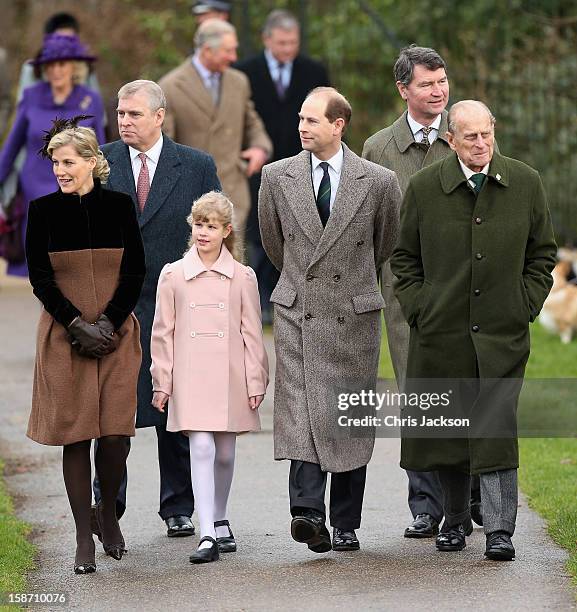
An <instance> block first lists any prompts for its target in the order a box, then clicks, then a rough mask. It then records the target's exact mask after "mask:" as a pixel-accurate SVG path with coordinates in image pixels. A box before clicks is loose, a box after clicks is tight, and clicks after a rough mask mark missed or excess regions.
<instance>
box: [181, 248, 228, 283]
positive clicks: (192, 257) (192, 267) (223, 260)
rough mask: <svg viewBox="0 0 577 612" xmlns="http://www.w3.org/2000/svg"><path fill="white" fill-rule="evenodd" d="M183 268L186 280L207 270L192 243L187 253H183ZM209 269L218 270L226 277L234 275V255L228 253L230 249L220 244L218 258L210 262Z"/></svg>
mask: <svg viewBox="0 0 577 612" xmlns="http://www.w3.org/2000/svg"><path fill="white" fill-rule="evenodd" d="M183 269H184V278H185V279H186V280H190V279H191V278H195V277H196V276H198V275H199V274H201V273H202V272H208V269H207V267H206V266H205V265H204V263H203V262H202V259H201V258H200V256H199V254H198V251H197V250H196V245H194V244H193V245H192V247H191V248H190V250H189V251H188V253H186V254H185V256H184V259H183ZM210 270H212V271H213V272H218V274H222V275H223V276H226V277H228V278H232V277H233V276H234V257H233V256H232V255H231V254H230V251H229V250H228V249H227V248H226V245H225V244H223V245H222V249H221V250H220V255H219V256H218V259H217V260H216V261H215V262H214V263H213V264H212V266H211V267H210Z"/></svg>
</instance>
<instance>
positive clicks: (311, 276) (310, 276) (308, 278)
mask: <svg viewBox="0 0 577 612" xmlns="http://www.w3.org/2000/svg"><path fill="white" fill-rule="evenodd" d="M314 278H315V277H314V276H313V275H312V274H307V280H308V281H312V280H314Z"/></svg>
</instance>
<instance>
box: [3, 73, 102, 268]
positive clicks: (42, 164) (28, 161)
mask: <svg viewBox="0 0 577 612" xmlns="http://www.w3.org/2000/svg"><path fill="white" fill-rule="evenodd" d="M81 114H82V115H94V117H93V118H92V119H88V120H86V121H82V122H81V123H80V125H84V126H86V127H91V128H93V129H94V131H95V132H96V138H97V139H98V142H99V143H101V144H102V143H104V128H103V126H102V117H103V116H104V108H103V104H102V99H101V98H100V95H99V94H98V93H96V92H95V91H93V90H92V89H88V88H87V87H85V86H84V85H76V86H75V87H74V89H73V90H72V93H71V94H70V95H69V96H68V98H67V99H66V101H65V102H64V103H63V104H56V103H55V102H54V99H53V98H52V91H51V89H50V85H49V84H48V83H45V82H42V83H38V84H37V85H32V86H31V87H28V88H27V89H25V90H24V94H23V96H22V100H21V102H20V104H19V105H18V111H17V113H16V119H15V120H14V124H13V126H12V129H11V130H10V133H9V134H8V137H7V138H6V141H5V143H4V146H3V147H2V151H1V152H0V183H2V182H3V181H4V180H6V178H7V176H8V175H9V174H10V172H11V171H12V169H13V168H14V163H15V161H16V157H17V156H18V153H19V152H20V150H21V149H22V147H25V150H26V152H25V159H24V165H23V166H22V169H21V170H20V173H19V179H20V189H21V190H22V193H23V195H24V200H25V201H26V203H27V205H26V208H28V203H29V202H30V201H31V200H35V199H36V198H39V197H41V196H44V195H47V194H49V193H53V192H54V191H57V190H58V183H57V182H56V178H55V176H54V174H53V173H52V164H51V162H50V160H48V159H44V158H42V157H40V155H38V151H39V149H40V148H41V147H42V145H43V142H42V136H43V134H44V131H46V130H49V129H50V128H51V127H52V120H53V119H54V118H56V117H58V118H72V117H74V116H75V115H81ZM27 217H28V211H26V214H25V218H24V223H23V224H22V232H23V234H22V236H23V238H24V236H25V233H26V219H27ZM8 273H9V274H14V275H17V276H27V275H28V268H27V266H26V264H25V263H22V264H18V265H10V266H8Z"/></svg>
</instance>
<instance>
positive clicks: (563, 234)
mask: <svg viewBox="0 0 577 612" xmlns="http://www.w3.org/2000/svg"><path fill="white" fill-rule="evenodd" d="M233 4H234V8H233V13H232V21H233V23H234V24H235V25H236V27H237V29H238V31H239V38H240V42H241V47H240V56H241V57H246V56H247V55H250V54H251V53H254V52H256V51H258V50H259V49H260V28H261V26H262V23H263V20H264V18H265V16H266V15H267V13H268V12H269V11H270V10H272V9H274V8H282V7H284V8H289V9H291V10H293V11H294V12H295V13H296V14H297V16H299V18H300V19H301V22H302V24H303V47H304V48H305V50H306V52H307V53H309V54H310V55H312V56H313V57H316V58H318V59H320V60H322V61H323V62H324V63H325V64H326V65H327V66H328V68H329V71H330V75H331V79H332V81H333V83H334V84H335V86H336V87H338V88H339V89H340V90H341V91H342V92H343V93H344V94H345V95H346V96H347V97H348V98H349V100H350V101H351V103H352V106H353V123H352V125H351V130H350V132H349V134H348V142H349V144H350V145H351V146H352V147H353V149H354V150H356V151H357V152H360V150H361V148H362V144H363V142H364V140H365V139H366V138H367V137H368V136H369V135H370V134H372V133H373V132H375V131H377V130H378V129H380V128H381V127H383V126H385V125H388V124H390V123H391V122H392V121H393V120H394V119H395V118H396V117H397V116H398V115H399V114H400V113H401V112H402V110H403V108H404V107H403V104H402V100H401V99H400V97H399V96H398V93H397V90H396V87H395V85H394V81H393V76H392V67H393V64H394V61H395V59H396V56H397V54H398V50H399V48H400V47H402V46H405V45H407V44H410V43H413V42H414V43H417V44H419V45H423V46H432V47H434V48H435V49H437V50H438V51H439V52H440V53H441V55H443V57H444V58H445V60H446V62H447V65H448V74H449V77H450V82H451V101H453V102H454V101H456V100H459V99H464V98H478V99H481V100H483V101H485V102H486V103H487V104H488V105H489V107H490V108H491V109H492V111H493V113H494V114H495V116H496V117H497V137H498V140H499V146H500V149H501V151H502V152H503V153H504V154H505V155H510V156H512V157H516V158H518V159H521V160H523V161H525V162H527V163H529V164H530V165H532V166H533V167H535V168H537V169H538V170H539V171H540V172H541V175H542V177H543V180H544V182H545V185H546V188H547V192H548V195H549V199H550V204H551V210H552V214H553V217H554V223H555V227H556V231H557V236H558V240H559V242H560V243H570V242H577V214H576V208H577V207H576V205H575V198H576V196H577V152H576V149H577V147H576V145H577V112H576V102H577V100H576V98H577V88H575V86H574V83H575V80H576V78H577V53H576V50H577V3H576V2H575V0H526V1H523V0H462V1H461V2H454V0H404V1H403V2H398V1H395V0H308V1H307V0H286V1H282V0H279V1H276V2H275V1H271V0H233ZM190 6H191V1H190V0H165V1H164V2H158V1H152V0H84V1H83V2H77V1H70V0H0V10H1V11H2V15H3V24H2V26H3V27H2V35H1V37H0V44H1V45H2V46H4V47H5V48H6V49H7V50H8V53H9V57H10V69H11V74H12V75H13V77H14V81H16V78H17V74H18V71H19V67H20V65H21V63H22V62H23V61H24V60H25V59H27V58H29V57H31V56H32V55H34V53H35V52H36V51H37V50H38V48H39V46H40V43H41V31H42V24H43V22H44V20H45V18H46V17H47V16H49V15H50V14H52V13H53V12H56V11H61V10H67V11H70V12H72V13H74V14H75V15H76V16H77V17H78V18H79V20H80V22H81V26H82V33H81V36H82V38H83V39H84V40H85V41H86V42H87V43H88V44H89V45H90V47H91V48H92V50H94V51H95V52H96V53H97V54H98V56H99V58H100V61H99V62H98V64H97V71H98V75H99V79H100V82H101V85H102V88H103V91H104V94H105V97H106V98H107V99H108V101H109V107H110V108H111V109H113V108H114V104H115V99H114V96H115V92H116V90H117V89H118V87H119V86H120V85H121V84H122V83H124V82H126V81H129V80H132V79H135V78H150V79H154V80H156V79H158V78H159V77H160V76H162V75H163V74H165V73H166V72H167V71H168V70H170V69H172V68H173V67H175V66H176V65H177V64H178V63H179V62H181V61H182V60H183V58H185V57H186V56H187V55H188V54H189V53H190V51H191V47H192V38H193V33H194V29H195V23H194V19H193V16H192V14H191V12H190ZM113 120H114V119H113Z"/></svg>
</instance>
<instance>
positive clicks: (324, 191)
mask: <svg viewBox="0 0 577 612" xmlns="http://www.w3.org/2000/svg"><path fill="white" fill-rule="evenodd" d="M319 166H320V167H321V168H322V169H323V178H322V180H321V184H320V185H319V191H318V194H317V208H318V211H319V217H320V218H321V223H322V224H323V227H325V225H326V224H327V221H328V220H329V215H330V214H331V178H330V176H329V165H328V163H327V162H321V163H320V164H319Z"/></svg>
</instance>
